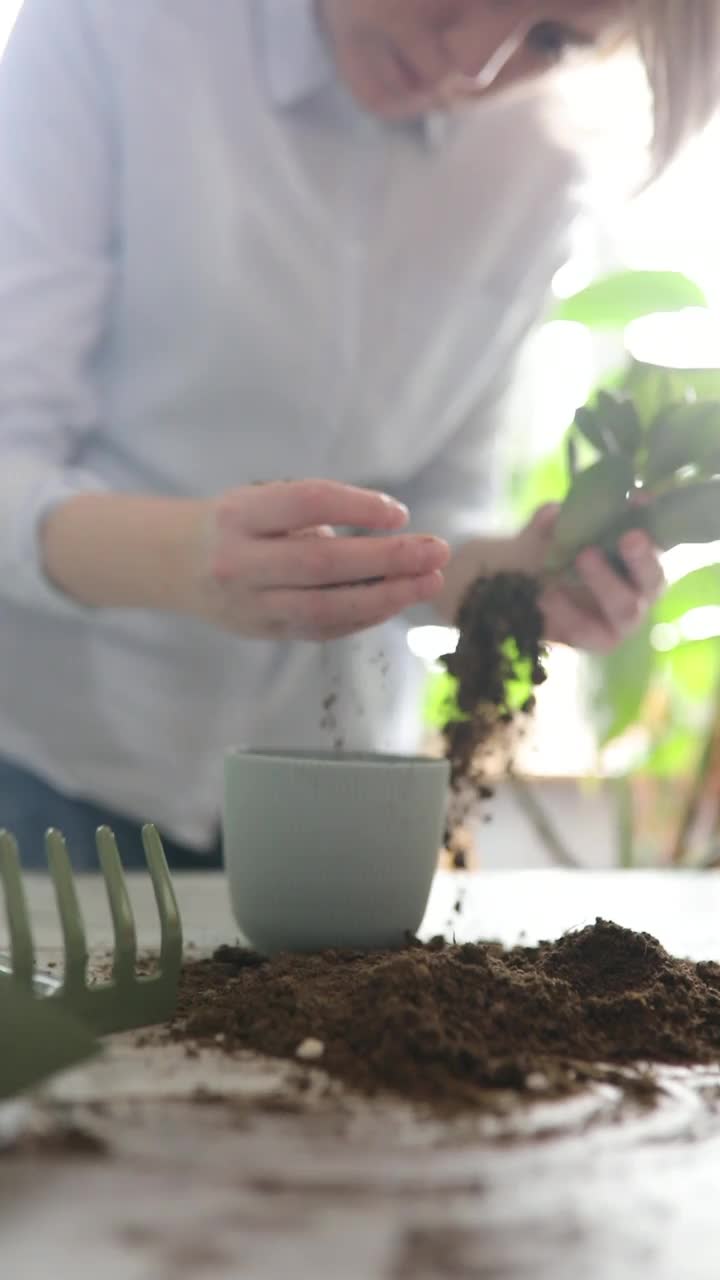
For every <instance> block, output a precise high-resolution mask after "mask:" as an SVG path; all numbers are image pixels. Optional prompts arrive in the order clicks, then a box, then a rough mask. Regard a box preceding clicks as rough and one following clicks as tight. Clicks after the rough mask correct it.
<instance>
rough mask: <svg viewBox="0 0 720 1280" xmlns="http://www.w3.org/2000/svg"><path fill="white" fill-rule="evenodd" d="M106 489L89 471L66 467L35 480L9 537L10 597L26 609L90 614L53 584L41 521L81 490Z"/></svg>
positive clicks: (104, 490)
mask: <svg viewBox="0 0 720 1280" xmlns="http://www.w3.org/2000/svg"><path fill="white" fill-rule="evenodd" d="M104 492H107V485H105V484H104V483H103V482H102V481H101V480H100V479H99V478H98V476H96V475H94V474H93V473H92V472H89V471H82V470H80V469H69V470H66V471H63V472H59V473H58V472H55V473H53V474H49V475H46V476H44V477H43V478H42V479H40V480H38V481H37V482H36V483H35V485H34V486H33V488H32V489H31V491H30V493H29V495H28V501H27V502H26V503H25V505H24V507H23V511H22V514H21V515H20V516H19V517H18V518H17V519H16V522H15V530H14V538H13V539H12V542H13V547H12V560H13V561H14V564H13V566H12V569H13V582H12V587H11V592H10V594H11V595H12V598H13V600H17V601H18V602H19V603H20V604H22V605H25V606H26V607H27V608H31V609H39V610H42V611H43V612H45V613H47V612H51V613H53V614H55V615H58V614H60V615H63V614H65V615H66V616H67V617H77V616H79V615H82V614H89V613H93V612H94V610H92V609H91V608H90V607H89V606H87V605H83V604H78V602H77V601H76V600H73V599H72V598H71V597H70V596H68V595H65V593H64V592H62V591H61V590H60V589H59V588H58V587H56V586H54V585H53V583H52V582H51V581H50V579H49V578H48V576H47V574H46V572H45V568H44V565H43V560H42V550H41V541H40V530H41V527H42V524H43V521H44V520H45V519H46V518H47V516H49V515H50V513H51V512H52V511H53V510H55V508H56V507H59V506H61V505H62V503H64V502H67V501H68V500H69V499H71V498H77V497H80V496H81V495H82V494H85V493H104Z"/></svg>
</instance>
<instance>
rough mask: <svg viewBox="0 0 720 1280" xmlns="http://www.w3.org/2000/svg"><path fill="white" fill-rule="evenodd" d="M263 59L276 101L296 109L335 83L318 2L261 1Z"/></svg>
mask: <svg viewBox="0 0 720 1280" xmlns="http://www.w3.org/2000/svg"><path fill="white" fill-rule="evenodd" d="M257 13H258V29H259V38H260V50H261V57H262V59H263V61H264V64H265V74H266V78H267V84H268V89H269V92H270V96H271V99H272V101H273V102H274V103H275V104H276V105H277V106H279V107H294V106H297V105H298V104H299V103H300V102H302V101H304V100H305V99H306V98H310V97H312V96H313V95H314V94H315V93H317V92H318V91H319V90H321V89H323V88H325V87H326V86H327V85H328V84H331V83H333V81H334V80H335V68H334V66H333V61H332V57H331V54H330V52H329V50H328V48H327V45H326V43H325V39H324V37H323V33H322V31H321V29H320V25H319V22H318V17H317V13H316V10H315V0H258V2H257Z"/></svg>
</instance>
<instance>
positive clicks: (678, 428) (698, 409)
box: [514, 272, 720, 866]
mask: <svg viewBox="0 0 720 1280" xmlns="http://www.w3.org/2000/svg"><path fill="white" fill-rule="evenodd" d="M702 305H705V302H704V299H703V298H702V295H701V294H700V291H699V290H698V289H697V286H695V285H694V284H693V282H691V281H687V280H685V278H684V277H678V276H676V275H673V274H669V275H665V274H664V273H642V272H641V273H633V272H628V273H624V274H623V275H621V276H616V277H613V278H612V279H611V280H610V281H601V282H599V283H598V284H596V285H592V286H591V287H590V288H589V289H587V290H585V291H583V292H582V293H581V294H578V295H576V296H575V297H574V298H572V299H569V300H567V302H565V303H562V304H560V306H559V308H558V309H557V310H556V312H555V315H554V317H553V318H555V319H572V320H574V321H576V322H579V323H582V324H584V325H586V326H587V327H588V328H589V329H591V330H594V331H600V330H602V331H605V332H608V331H617V332H618V333H620V332H621V331H622V330H623V329H624V327H625V326H626V325H627V324H628V323H630V322H631V321H632V320H635V319H638V318H640V317H642V316H643V315H646V314H652V313H654V312H657V311H670V310H680V309H683V308H684V307H687V306H693V307H696V306H702ZM609 387H610V388H612V389H613V391H614V393H615V394H614V395H613V396H609V395H608V394H607V388H609ZM633 410H634V412H633ZM638 428H639V429H638ZM579 462H583V463H585V464H587V466H586V467H585V468H584V469H583V470H582V471H580V475H585V477H586V478H585V479H584V480H583V481H582V484H581V485H578V479H579V477H578V478H576V479H575V483H574V484H573V473H576V474H577V473H578V471H579ZM628 462H629V463H630V466H629V467H628V468H627V470H624V468H625V467H627V464H628ZM598 467H600V469H599V470H598ZM603 469H604V471H605V474H606V477H607V490H606V492H612V493H614V495H615V497H614V499H613V502H614V508H613V511H612V512H611V513H610V515H609V518H608V521H607V525H608V526H609V527H603V525H604V517H602V518H601V516H598V520H597V523H596V524H594V533H595V535H596V536H597V537H598V538H599V540H600V541H601V542H602V543H603V544H604V545H605V547H606V549H607V550H608V551H610V553H611V554H612V551H613V538H614V537H615V538H616V536H617V534H618V533H619V532H621V531H622V529H623V527H625V526H626V521H627V519H628V512H627V506H628V505H629V504H630V505H631V506H632V508H633V509H632V521H631V522H632V523H633V524H637V523H642V524H644V525H645V527H646V528H648V529H649V530H650V531H651V532H652V534H653V536H654V537H655V538H656V540H657V541H658V543H659V544H660V545H661V546H662V547H664V548H669V547H671V546H673V545H675V544H678V543H680V544H681V543H686V542H696V541H700V542H705V541H712V540H713V539H714V538H720V504H718V499H719V498H720V482H718V479H717V476H718V474H719V473H720V369H695V370H692V369H690V370H688V369H673V368H666V367H656V366H653V365H649V364H644V363H642V362H639V361H635V360H631V359H628V358H626V359H625V361H624V363H623V364H622V365H621V366H620V367H618V368H617V369H614V370H613V371H612V372H611V373H610V374H609V375H608V377H607V378H606V379H605V380H604V385H603V386H602V387H599V388H598V389H597V391H596V393H595V396H594V397H593V401H592V402H591V405H590V407H589V411H588V410H581V411H580V413H579V414H578V416H577V418H576V420H575V423H574V424H573V425H572V427H571V428H570V430H569V433H568V437H567V439H566V440H565V441H564V442H563V445H562V447H561V448H559V449H557V450H556V451H554V452H553V453H552V454H551V455H549V456H547V457H546V458H544V459H542V460H541V462H540V463H539V464H538V465H537V466H536V467H535V468H533V469H532V471H524V472H523V471H520V472H518V473H516V476H515V487H514V492H515V499H516V505H517V509H518V512H519V514H521V515H526V514H527V513H528V512H529V511H531V510H533V509H534V508H535V507H536V506H537V505H538V503H539V502H542V501H549V500H558V499H562V498H563V496H565V500H566V510H565V515H564V518H563V524H564V528H565V531H566V532H565V535H563V534H562V530H561V538H560V545H559V546H558V547H557V548H556V549H555V553H554V559H555V562H556V565H557V566H558V567H561V568H562V567H564V568H567V567H568V565H569V563H570V561H571V559H572V553H573V550H574V549H575V548H576V547H579V545H580V543H582V541H583V535H584V534H585V535H586V534H587V532H588V531H589V529H590V526H591V525H592V524H593V523H594V520H595V517H594V515H593V513H592V510H591V509H590V508H592V503H593V501H594V492H595V489H594V487H595V486H597V492H598V493H599V490H600V488H601V485H600V483H599V481H600V478H601V477H602V474H603ZM630 471H632V477H633V478H632V483H631V485H630V487H629V488H628V490H627V493H626V495H625V498H624V500H623V497H622V496H621V495H622V488H623V485H624V483H625V476H626V475H629V474H630ZM588 473H589V474H588ZM602 487H603V488H604V487H605V486H604V485H603V486H602ZM568 490H569V494H568ZM573 490H574V496H573ZM585 501H587V503H588V510H587V511H585V510H583V508H584V506H585ZM638 501H641V503H642V504H645V505H641V506H640V507H637V506H636V504H637V503H638ZM600 505H601V504H600V503H598V504H597V507H596V510H599V506H600ZM574 522H576V527H575V528H574V527H573V525H574ZM719 604H720V564H709V565H708V566H706V567H705V568H702V569H700V570H696V571H695V572H691V573H689V574H688V575H686V576H685V577H683V578H681V579H680V580H679V581H677V582H675V583H674V584H673V586H672V587H671V588H670V589H669V591H668V592H667V593H666V594H665V596H664V597H663V599H662V600H661V601H659V602H658V604H657V605H656V606H655V608H654V609H653V610H652V612H651V614H650V617H649V618H648V619H647V620H646V622H645V623H644V625H643V626H642V627H641V628H640V630H639V631H637V632H636V634H635V635H633V636H632V637H631V638H630V639H629V640H628V641H627V642H626V643H625V644H624V645H623V646H622V647H621V648H620V649H618V650H617V651H616V652H615V653H613V654H611V655H609V656H608V657H606V658H602V659H595V660H593V661H592V663H591V666H590V692H591V697H590V709H591V714H592V718H593V721H594V724H595V726H596V731H597V740H598V747H599V749H600V750H601V751H604V750H606V749H608V748H612V747H615V748H617V747H618V746H620V745H624V746H625V748H626V750H625V752H624V760H625V763H624V764H623V766H622V767H621V768H620V769H617V768H616V769H615V776H616V783H615V787H614V792H615V795H616V798H617V815H618V822H617V837H618V838H617V851H618V861H619V863H620V864H621V865H624V866H629V865H634V864H636V863H637V862H638V861H640V860H644V861H647V860H648V859H649V858H652V857H654V858H657V857H658V850H657V849H656V848H650V847H644V845H645V846H649V845H650V844H651V841H649V840H645V841H644V840H643V832H642V829H641V824H640V823H639V822H638V819H637V810H638V803H637V800H638V795H639V794H640V793H641V791H642V788H643V787H646V786H654V787H655V789H656V795H657V794H661V795H662V796H664V797H670V806H669V809H668V812H667V815H666V816H667V822H668V824H671V828H670V835H669V838H668V840H667V843H666V846H665V847H663V848H662V849H661V850H660V851H659V856H661V857H662V858H668V859H670V860H671V861H672V862H673V863H678V864H679V863H683V862H688V861H691V862H695V863H699V864H701V865H702V864H705V865H710V864H711V863H714V862H716V861H717V859H718V857H719V856H720V634H718V635H716V634H713V633H712V627H710V629H709V633H708V634H707V636H705V637H703V633H702V628H693V627H692V626H691V625H690V623H691V621H692V620H693V619H698V618H701V616H704V615H706V614H707V613H708V610H710V609H714V608H717V606H718V605H719ZM717 631H718V632H720V627H718V628H717ZM696 635H697V637H698V638H694V637H695V636H696ZM616 754H617V753H616ZM698 827H700V828H704V830H701V831H700V837H699V842H694V833H695V832H696V831H697V830H698Z"/></svg>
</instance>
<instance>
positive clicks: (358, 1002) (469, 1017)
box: [171, 920, 720, 1110]
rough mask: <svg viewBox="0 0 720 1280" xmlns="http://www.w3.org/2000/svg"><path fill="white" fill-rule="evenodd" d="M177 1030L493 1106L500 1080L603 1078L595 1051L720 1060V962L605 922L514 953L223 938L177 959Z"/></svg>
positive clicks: (481, 947) (548, 1087)
mask: <svg viewBox="0 0 720 1280" xmlns="http://www.w3.org/2000/svg"><path fill="white" fill-rule="evenodd" d="M171 1034H172V1035H173V1037H174V1038H175V1039H177V1040H179V1041H184V1042H186V1044H187V1045H188V1051H189V1052H194V1051H195V1050H194V1046H195V1045H196V1044H198V1043H199V1044H207V1045H210V1046H214V1047H215V1048H216V1049H220V1050H221V1051H225V1052H233V1051H234V1050H236V1049H252V1050H255V1051H256V1052H259V1053H262V1054H265V1055H269V1056H272V1057H277V1058H284V1059H292V1060H297V1059H300V1060H304V1061H308V1062H310V1061H311V1062H312V1063H313V1064H314V1065H317V1066H321V1067H323V1068H324V1069H325V1070H326V1071H327V1072H329V1074H330V1075H331V1076H334V1077H336V1078H338V1079H339V1080H341V1081H343V1082H344V1083H345V1084H346V1085H347V1086H350V1088H352V1089H354V1090H357V1091H359V1092H361V1093H363V1094H366V1095H374V1094H377V1093H381V1092H383V1091H390V1092H392V1093H395V1094H397V1095H401V1096H402V1097H403V1098H406V1099H408V1100H413V1101H419V1102H425V1103H431V1104H433V1105H434V1106H436V1107H438V1108H441V1109H443V1110H457V1109H462V1108H465V1107H476V1108H479V1107H487V1106H488V1105H492V1102H491V1099H492V1097H493V1091H494V1093H495V1103H496V1102H497V1090H499V1089H502V1090H505V1089H510V1090H517V1091H519V1092H520V1094H523V1093H524V1094H526V1095H527V1096H533V1097H536V1096H538V1094H545V1095H547V1096H554V1097H557V1096H563V1095H565V1094H569V1093H571V1092H574V1091H575V1090H577V1089H578V1088H579V1087H581V1086H582V1085H583V1083H584V1082H586V1081H588V1080H592V1079H607V1078H608V1075H607V1068H606V1066H604V1065H603V1064H615V1065H616V1067H617V1066H623V1065H628V1064H639V1063H644V1062H647V1063H668V1064H691V1063H692V1064H699V1063H707V1062H712V1061H720V965H717V964H711V963H706V964H692V963H690V962H689V961H685V960H677V959H674V958H672V957H671V956H670V955H668V954H667V952H665V951H664V950H663V948H662V947H661V946H660V944H659V943H658V942H657V941H656V940H655V939H654V938H652V937H650V936H649V935H647V934H637V933H633V932H630V931H628V930H626V929H622V928H620V927H618V926H617V925H614V924H608V923H606V922H604V921H602V920H598V921H597V922H596V924H595V925H593V926H591V927H589V928H586V929H584V930H582V932H578V933H574V934H567V935H565V936H564V937H562V938H561V939H560V940H559V941H557V942H546V943H542V944H541V945H540V946H538V947H516V948H513V949H511V950H504V949H503V948H502V947H501V946H500V945H499V944H496V943H478V944H467V945H449V944H447V943H445V942H444V941H443V940H442V939H438V940H436V941H435V942H432V943H430V944H428V945H423V944H421V943H419V942H417V941H415V940H412V941H408V944H407V946H406V947H405V948H404V949H402V950H400V951H396V952H376V953H372V954H361V953H343V952H332V953H326V954H324V955H315V956H282V957H278V958H276V959H273V960H270V961H266V960H264V959H263V958H262V957H261V956H257V955H254V954H252V953H248V952H247V951H242V950H239V949H237V948H230V947H223V948H221V949H220V950H219V951H218V952H216V954H215V955H214V957H213V958H212V959H211V960H207V961H201V962H198V963H195V964H190V965H188V966H187V967H186V968H185V970H184V973H183V976H182V982H181V991H180V1000H179V1007H178V1013H177V1018H176V1021H175V1023H174V1025H173V1027H172V1029H171ZM610 1078H612V1077H610ZM638 1081H639V1082H641V1084H643V1088H645V1087H647V1088H648V1089H649V1091H650V1092H652V1090H653V1088H654V1086H653V1084H652V1080H651V1078H649V1077H648V1076H647V1074H646V1073H644V1072H640V1073H639V1074H637V1075H636V1084H637V1082H638Z"/></svg>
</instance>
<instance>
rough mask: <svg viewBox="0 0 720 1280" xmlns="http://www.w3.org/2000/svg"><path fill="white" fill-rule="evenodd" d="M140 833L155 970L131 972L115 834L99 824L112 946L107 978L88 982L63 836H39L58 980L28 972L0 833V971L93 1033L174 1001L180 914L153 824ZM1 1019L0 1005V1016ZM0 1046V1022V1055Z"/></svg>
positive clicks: (133, 951) (18, 892)
mask: <svg viewBox="0 0 720 1280" xmlns="http://www.w3.org/2000/svg"><path fill="white" fill-rule="evenodd" d="M142 836H143V845H144V848H145V856H146V858H147V864H148V870H149V872H150V877H151V880H152V885H153V890H154V893H155V901H156V903H157V909H158V915H159V917H160V930H161V933H160V962H159V968H158V972H157V974H155V975H153V976H151V977H141V976H139V975H138V974H137V973H136V963H137V939H136V933H135V920H134V916H133V911H132V906H131V904H130V898H129V896H128V891H127V885H126V882H125V875H124V872H123V868H122V863H121V861H120V855H119V853H118V848H117V843H116V841H115V836H114V835H113V833H112V831H111V830H110V829H109V828H108V827H101V828H100V830H99V831H98V833H97V850H98V855H99V858H100V865H101V868H102V872H103V876H104V878H105V887H106V890H107V897H108V903H109V906H110V913H111V916H112V924H113V932H114V935H115V948H114V960H113V968H112V976H111V978H110V981H108V982H93V981H92V980H90V979H89V977H88V972H87V968H88V948H87V942H86V938H85V929H84V925H83V918H82V913H81V910H80V903H79V901H78V896H77V891H76V887H75V881H74V878H73V872H72V867H71V864H70V858H69V856H68V851H67V847H66V844H65V840H64V837H63V836H62V834H61V833H60V832H59V831H49V832H48V834H47V836H46V838H45V847H46V851H47V858H48V865H49V868H50V874H51V876H52V880H53V885H54V889H55V899H56V902H57V908H58V914H59V917H60V925H61V928H62V934H63V943H64V953H65V964H64V972H63V976H62V978H56V977H54V976H53V975H51V974H49V973H40V972H37V971H36V968H35V949H34V946H33V938H32V930H31V925H30V915H29V911H28V905H27V899H26V896H25V890H24V887H23V879H22V874H21V871H20V857H19V853H18V847H17V843H16V841H15V839H14V838H13V836H12V835H10V833H9V832H0V886H2V888H3V890H4V895H5V909H6V916H7V923H8V931H9V936H10V956H9V963H7V964H4V963H2V962H0V974H5V975H6V976H9V977H11V979H12V980H13V981H14V983H16V984H17V985H18V986H19V987H20V988H22V989H23V990H24V991H25V992H27V993H30V994H34V996H35V997H39V998H41V999H43V1000H45V999H46V1000H49V1001H52V1003H53V1005H54V1006H55V1007H56V1008H57V1010H58V1011H61V1010H62V1011H64V1012H65V1013H66V1014H69V1015H70V1016H71V1017H72V1018H74V1019H76V1020H77V1021H78V1022H80V1023H82V1024H83V1025H84V1026H86V1027H87V1028H89V1029H90V1030H91V1031H93V1032H95V1033H96V1034H97V1035H101V1036H103V1035H110V1034H112V1033H114V1032H118V1031H131V1030H134V1029H136V1028H139V1027H147V1026H153V1025H155V1024H157V1023H161V1022H167V1021H168V1020H169V1019H170V1018H171V1017H172V1015H173V1013H174V1012H175V1007H176V1003H177V992H178V980H179V976H180V967H181V964H182V952H183V943H182V927H181V923H180V913H179V910H178V905H177V900H176V898H175V893H174V890H173V886H172V881H171V879H170V872H169V870H168V865H167V860H166V858H165V851H164V849H163V846H162V841H161V839H160V836H159V835H158V832H157V830H156V829H155V827H153V826H146V827H144V828H143V833H142ZM1 1015H2V1010H1V1007H0V1019H1ZM2 1043H3V1028H2V1026H1V1025H0V1053H2Z"/></svg>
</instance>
